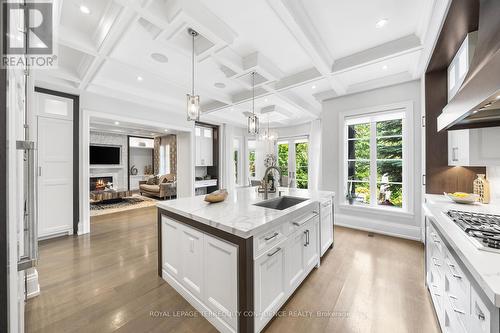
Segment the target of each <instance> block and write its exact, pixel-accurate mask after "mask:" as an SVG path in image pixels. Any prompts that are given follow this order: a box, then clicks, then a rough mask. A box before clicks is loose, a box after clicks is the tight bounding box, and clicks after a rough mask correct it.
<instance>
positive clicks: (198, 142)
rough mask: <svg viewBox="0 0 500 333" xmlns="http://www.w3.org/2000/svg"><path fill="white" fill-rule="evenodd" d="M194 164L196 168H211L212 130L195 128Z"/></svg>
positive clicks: (212, 161)
mask: <svg viewBox="0 0 500 333" xmlns="http://www.w3.org/2000/svg"><path fill="white" fill-rule="evenodd" d="M195 154H196V158H195V162H196V166H213V164H214V160H213V129H212V128H209V127H202V126H196V127H195Z"/></svg>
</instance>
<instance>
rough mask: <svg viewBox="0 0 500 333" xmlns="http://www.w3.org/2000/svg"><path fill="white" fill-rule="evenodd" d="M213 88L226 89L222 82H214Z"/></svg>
mask: <svg viewBox="0 0 500 333" xmlns="http://www.w3.org/2000/svg"><path fill="white" fill-rule="evenodd" d="M214 86H215V87H216V88H220V89H222V88H226V85H225V84H224V83H222V82H215V83H214Z"/></svg>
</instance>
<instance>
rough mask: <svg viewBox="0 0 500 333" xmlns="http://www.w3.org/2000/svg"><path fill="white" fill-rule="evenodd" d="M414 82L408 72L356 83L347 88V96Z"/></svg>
mask: <svg viewBox="0 0 500 333" xmlns="http://www.w3.org/2000/svg"><path fill="white" fill-rule="evenodd" d="M412 80H414V78H413V76H412V75H411V74H410V73H409V72H402V73H398V74H393V75H388V76H385V77H381V78H378V79H374V80H369V81H365V82H361V83H356V84H353V85H350V86H349V89H348V90H347V94H355V93H358V92H361V91H368V90H372V89H377V88H380V87H387V86H391V85H395V84H400V83H404V82H408V81H412Z"/></svg>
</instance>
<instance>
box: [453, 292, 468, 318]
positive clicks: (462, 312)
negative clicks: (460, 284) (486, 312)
mask: <svg viewBox="0 0 500 333" xmlns="http://www.w3.org/2000/svg"><path fill="white" fill-rule="evenodd" d="M456 299H457V297H456V296H453V295H450V303H451V308H452V309H453V311H455V312H456V313H460V314H465V311H463V310H459V309H457V308H456V307H455V300H456Z"/></svg>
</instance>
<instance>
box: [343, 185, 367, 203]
mask: <svg viewBox="0 0 500 333" xmlns="http://www.w3.org/2000/svg"><path fill="white" fill-rule="evenodd" d="M347 193H350V194H351V196H352V197H354V201H355V202H357V203H363V204H369V203H370V184H369V183H357V182H347Z"/></svg>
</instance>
